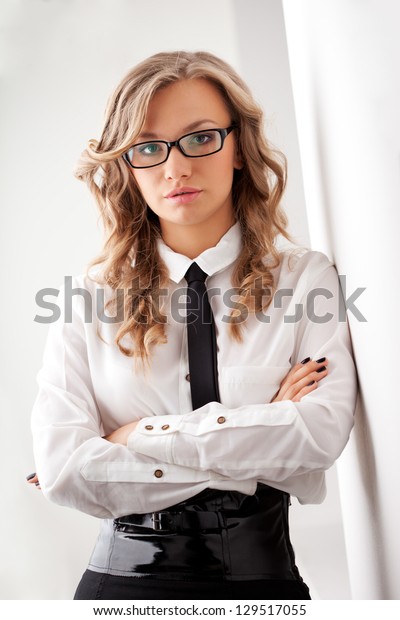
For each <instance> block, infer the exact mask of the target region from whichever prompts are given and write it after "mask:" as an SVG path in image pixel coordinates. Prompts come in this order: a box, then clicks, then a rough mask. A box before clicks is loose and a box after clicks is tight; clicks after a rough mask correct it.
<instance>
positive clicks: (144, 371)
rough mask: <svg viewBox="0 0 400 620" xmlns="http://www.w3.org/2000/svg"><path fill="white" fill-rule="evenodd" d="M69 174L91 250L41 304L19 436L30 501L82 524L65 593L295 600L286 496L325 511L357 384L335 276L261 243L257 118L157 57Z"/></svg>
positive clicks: (172, 59)
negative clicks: (33, 383)
mask: <svg viewBox="0 0 400 620" xmlns="http://www.w3.org/2000/svg"><path fill="white" fill-rule="evenodd" d="M77 176H78V178H80V179H83V180H84V181H86V182H87V183H88V185H89V187H90V189H91V191H92V192H93V193H94V195H95V197H96V199H97V203H98V205H99V208H100V213H101V215H102V219H103V222H104V226H105V230H106V233H107V239H106V242H105V246H104V251H103V253H102V255H101V256H100V257H99V258H98V259H97V260H95V261H93V263H92V264H91V269H90V271H89V274H88V275H86V276H79V277H78V278H75V279H74V281H73V283H72V286H73V287H74V288H72V286H71V283H70V282H68V283H67V282H66V284H65V287H63V289H62V291H61V295H60V298H59V307H60V308H64V309H65V314H64V320H59V321H57V322H55V323H53V324H52V326H51V329H50V333H49V336H48V342H47V346H46V352H45V357H44V366H43V368H42V370H41V372H40V373H39V384H40V391H39V394H38V397H37V400H36V402H35V406H34V411H33V422H32V428H33V435H34V448H35V458H36V465H37V472H38V477H39V479H40V483H41V488H42V490H43V492H44V494H45V496H46V497H48V498H49V499H50V500H52V501H55V502H57V503H59V504H62V505H66V506H70V507H74V508H77V509H78V510H81V511H83V512H87V513H89V514H92V515H94V516H97V517H99V518H101V519H102V529H101V533H100V536H99V539H98V541H97V543H96V547H95V549H94V552H93V555H92V558H91V560H90V564H89V567H88V570H87V571H86V572H85V574H84V575H83V577H82V580H81V582H80V584H79V587H78V589H77V592H76V595H75V598H78V599H79V598H80V599H82V598H86V599H95V598H100V599H101V598H103V599H130V600H132V599H147V600H148V599H168V598H176V599H185V598H188V599H194V598H195V599H202V598H204V599H230V598H235V599H308V598H310V596H309V592H308V588H307V586H306V585H305V584H304V582H303V580H302V578H301V577H300V574H299V571H298V569H297V567H296V565H295V562H294V553H293V549H292V546H291V544H290V539H289V531H288V504H289V497H290V495H293V496H296V497H297V498H298V499H299V501H300V502H301V503H307V502H308V503H313V502H320V501H322V500H323V498H324V494H325V483H324V470H325V469H327V468H328V467H330V466H331V465H332V463H333V462H334V461H335V459H336V458H337V457H338V456H339V454H340V453H341V451H342V449H343V447H344V446H345V444H346V442H347V439H348V436H349V432H350V430H351V426H352V420H353V409H354V403H355V392H356V388H355V372H354V365H353V361H352V355H351V346H350V339H349V333H348V328H347V325H346V323H345V322H341V320H340V315H339V305H340V301H341V297H340V290H339V286H338V279H337V275H336V272H335V269H334V267H333V266H332V264H331V263H330V262H329V260H328V259H327V258H326V257H325V256H324V255H322V254H320V253H318V252H310V251H305V250H299V251H293V250H292V251H291V252H289V251H282V252H279V251H278V250H277V248H276V245H275V243H276V240H277V237H278V235H282V236H283V237H286V238H287V239H289V235H288V234H287V233H286V230H285V228H286V219H285V216H284V214H283V212H282V211H281V207H280V200H281V197H282V193H283V191H284V186H285V179H286V175H285V166H284V162H283V161H282V158H279V156H278V155H277V154H276V153H275V152H273V151H272V150H271V148H270V147H269V146H268V144H267V142H266V140H265V138H264V136H263V116H262V112H261V110H260V109H259V107H258V106H257V105H256V104H255V102H254V100H253V98H252V96H251V94H250V93H249V91H248V88H247V87H246V85H245V84H244V83H243V81H242V80H241V79H240V78H239V77H238V75H237V74H236V73H235V72H234V71H233V69H232V68H231V67H230V66H229V65H227V64H226V63H225V62H223V61H222V60H220V59H218V58H216V57H215V56H213V55H211V54H208V53H205V52H198V53H188V52H171V53H160V54H156V55H154V56H152V57H151V58H149V59H147V60H145V61H144V62H142V63H140V64H139V65H138V66H136V67H135V68H134V69H133V70H132V71H130V72H129V73H128V75H127V76H126V77H125V78H124V79H123V80H122V82H121V83H120V85H119V86H118V87H117V89H116V90H115V92H114V94H113V95H112V97H111V98H110V101H109V104H108V109H107V111H106V118H105V126H104V130H103V133H102V136H101V139H100V142H96V141H94V140H92V141H90V142H89V146H88V148H87V150H86V151H85V152H84V154H83V156H82V159H81V161H80V164H79V167H78V171H77ZM193 270H194V271H195V273H194V272H193ZM193 273H194V275H193ZM204 281H205V284H204ZM205 287H206V288H205ZM209 300H211V305H210V303H209ZM186 302H187V305H186ZM328 358H329V361H328ZM328 366H329V374H328ZM32 480H33V481H35V482H37V481H38V478H37V477H34V478H32Z"/></svg>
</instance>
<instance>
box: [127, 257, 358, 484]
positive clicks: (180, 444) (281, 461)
mask: <svg viewBox="0 0 400 620" xmlns="http://www.w3.org/2000/svg"><path fill="white" fill-rule="evenodd" d="M322 256H323V255H322ZM314 276H315V277H314ZM301 306H302V309H303V316H302V318H301V319H300V320H299V321H297V322H296V324H295V325H294V330H295V331H294V334H295V337H294V350H293V356H292V364H295V363H297V362H298V361H301V360H302V359H304V358H305V357H308V356H310V357H311V358H312V359H314V360H316V359H318V358H320V357H323V356H325V357H327V358H328V359H329V366H328V371H329V372H328V375H327V376H326V377H325V378H324V379H322V380H321V381H320V382H319V384H318V386H317V388H316V389H315V390H314V391H313V392H311V393H310V394H309V395H307V396H305V397H303V398H302V399H301V401H300V402H299V403H293V402H292V401H289V400H286V401H282V402H277V403H269V404H265V403H260V404H254V405H249V406H242V407H238V408H235V409H231V408H227V407H226V406H224V405H223V404H221V403H216V402H213V403H209V404H207V405H205V406H203V407H202V408H201V409H198V410H195V411H193V412H191V413H188V414H186V415H183V416H179V415H172V416H160V417H157V418H156V419H155V420H154V424H153V425H152V428H146V423H145V422H140V423H139V424H138V426H137V427H136V429H135V431H134V432H133V433H131V435H130V436H129V439H128V447H129V448H130V450H131V451H132V452H133V453H136V454H143V455H146V454H147V455H149V454H152V455H153V456H155V455H156V456H157V457H158V458H159V459H162V460H165V461H166V462H168V463H171V464H177V465H181V466H185V467H193V468H195V469H200V470H203V471H207V470H211V471H213V472H217V473H219V474H221V475H224V476H232V477H235V478H236V479H238V480H248V479H257V480H258V481H261V482H264V483H267V484H271V486H276V487H278V488H284V489H285V490H286V491H287V492H289V493H293V495H296V494H297V493H296V489H297V488H298V481H299V479H300V478H301V477H304V474H311V475H313V474H314V475H315V476H316V477H317V479H318V472H322V471H324V470H326V469H328V468H329V467H330V466H331V465H332V464H333V463H334V461H335V460H336V459H337V458H338V456H339V455H340V454H341V452H342V450H343V448H344V446H345V444H346V443H347V440H348V437H349V433H350V430H351V428H352V425H353V414H354V409H355V401H356V394H357V380H356V371H355V366H354V362H353V357H352V349H351V339H350V334H349V329H348V324H347V320H346V312H345V307H344V301H343V297H342V294H341V290H340V286H339V281H338V277H337V273H336V270H335V268H334V266H333V265H332V264H331V263H329V261H328V260H327V259H326V258H325V261H323V262H322V265H321V267H320V268H319V269H318V271H317V274H316V275H315V270H314V274H313V279H312V281H311V285H310V286H307V290H306V291H305V293H304V295H303V296H302V303H301ZM244 346H245V344H244Z"/></svg>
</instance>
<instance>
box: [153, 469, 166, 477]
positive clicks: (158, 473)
mask: <svg viewBox="0 0 400 620" xmlns="http://www.w3.org/2000/svg"><path fill="white" fill-rule="evenodd" d="M154 475H155V477H156V478H162V476H163V475H164V474H163V472H162V470H161V469H156V471H155V472H154Z"/></svg>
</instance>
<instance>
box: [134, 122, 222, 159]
mask: <svg viewBox="0 0 400 620" xmlns="http://www.w3.org/2000/svg"><path fill="white" fill-rule="evenodd" d="M178 142H179V146H180V148H181V150H182V151H183V152H184V153H185V155H188V156H189V157H203V156H204V155H211V154H212V153H215V152H216V151H219V150H220V148H221V146H222V137H221V134H220V133H219V131H217V130H214V129H210V130H207V131H199V132H196V133H191V134H189V135H187V136H183V138H180V140H179V141H178ZM127 155H128V157H129V161H130V162H131V164H132V165H133V166H136V167H146V166H154V165H157V164H161V163H162V162H164V161H165V160H166V159H167V156H168V146H167V144H165V143H164V142H158V141H157V140H155V141H154V142H144V143H142V144H137V145H136V146H133V147H132V148H131V149H130V151H129V152H128V153H127Z"/></svg>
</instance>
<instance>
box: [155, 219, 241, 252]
mask: <svg viewBox="0 0 400 620" xmlns="http://www.w3.org/2000/svg"><path fill="white" fill-rule="evenodd" d="M234 223H235V219H234V217H233V216H232V218H231V219H229V221H227V222H225V224H224V225H223V226H218V227H215V228H214V227H213V228H211V227H210V224H209V223H208V222H204V223H202V224H198V225H196V226H178V225H174V226H173V227H171V228H169V226H165V225H164V226H162V227H161V228H162V230H161V233H162V238H163V241H164V243H165V244H166V245H168V247H170V248H171V250H173V251H174V252H177V253H178V254H183V255H184V256H187V257H188V258H192V259H193V258H196V257H197V256H199V254H201V253H202V252H205V250H208V249H209V248H212V247H214V246H216V245H217V243H218V242H219V241H220V239H221V237H223V236H224V235H225V233H227V232H228V230H229V229H230V228H231V226H233V224H234Z"/></svg>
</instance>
